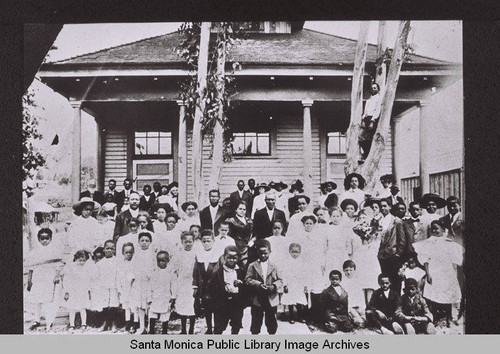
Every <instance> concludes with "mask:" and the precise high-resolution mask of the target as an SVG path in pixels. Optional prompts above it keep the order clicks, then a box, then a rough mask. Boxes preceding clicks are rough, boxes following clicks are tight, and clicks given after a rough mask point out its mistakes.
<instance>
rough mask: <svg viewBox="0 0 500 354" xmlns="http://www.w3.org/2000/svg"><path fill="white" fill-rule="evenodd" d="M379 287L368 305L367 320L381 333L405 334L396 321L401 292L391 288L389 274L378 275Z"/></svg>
mask: <svg viewBox="0 0 500 354" xmlns="http://www.w3.org/2000/svg"><path fill="white" fill-rule="evenodd" d="M378 284H379V286H380V288H379V289H377V290H375V291H374V292H373V295H372V297H371V299H370V302H369V303H368V306H367V307H366V320H367V322H368V323H369V324H371V325H373V326H374V327H375V328H376V329H377V332H379V333H380V334H394V333H398V334H403V328H401V326H400V325H399V324H398V323H397V322H395V321H394V314H395V312H396V307H397V305H398V301H399V293H398V292H397V291H396V290H393V289H391V281H390V280H389V276H388V275H387V274H384V273H381V274H380V275H379V276H378Z"/></svg>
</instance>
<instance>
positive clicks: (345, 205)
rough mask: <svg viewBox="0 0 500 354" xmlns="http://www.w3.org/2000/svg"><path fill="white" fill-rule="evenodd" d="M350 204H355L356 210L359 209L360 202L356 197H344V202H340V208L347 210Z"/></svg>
mask: <svg viewBox="0 0 500 354" xmlns="http://www.w3.org/2000/svg"><path fill="white" fill-rule="evenodd" d="M348 205H353V206H354V211H358V203H357V202H356V201H355V200H354V199H350V198H348V199H344V200H343V201H342V203H340V209H342V211H344V212H345V208H346V207H347V206H348Z"/></svg>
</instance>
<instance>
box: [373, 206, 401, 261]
mask: <svg viewBox="0 0 500 354" xmlns="http://www.w3.org/2000/svg"><path fill="white" fill-rule="evenodd" d="M392 218H393V220H392V222H391V224H390V225H389V227H388V228H387V230H385V231H383V232H382V235H381V239H380V248H379V250H378V256H377V257H378V258H381V259H387V258H392V257H401V256H402V255H403V251H404V250H405V247H406V244H405V240H406V239H405V230H404V228H403V221H402V220H401V219H400V218H398V217H396V216H392Z"/></svg>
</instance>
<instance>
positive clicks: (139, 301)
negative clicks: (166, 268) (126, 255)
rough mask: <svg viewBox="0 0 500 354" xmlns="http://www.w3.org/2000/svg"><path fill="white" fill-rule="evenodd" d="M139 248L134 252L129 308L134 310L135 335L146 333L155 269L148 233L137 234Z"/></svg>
mask: <svg viewBox="0 0 500 354" xmlns="http://www.w3.org/2000/svg"><path fill="white" fill-rule="evenodd" d="M138 240H139V247H138V248H137V249H136V250H135V253H134V257H133V263H134V265H135V272H136V273H135V280H134V284H133V286H132V291H131V307H132V308H133V309H135V314H136V315H135V316H134V322H135V327H139V329H138V330H137V333H139V334H142V333H144V332H145V331H146V318H145V315H146V311H147V309H148V299H149V298H150V290H151V289H150V280H151V276H152V274H153V271H154V269H155V267H156V265H155V263H156V252H155V251H154V249H153V248H152V247H150V246H151V241H152V240H153V238H152V237H151V234H150V233H149V232H141V233H140V234H139V238H138Z"/></svg>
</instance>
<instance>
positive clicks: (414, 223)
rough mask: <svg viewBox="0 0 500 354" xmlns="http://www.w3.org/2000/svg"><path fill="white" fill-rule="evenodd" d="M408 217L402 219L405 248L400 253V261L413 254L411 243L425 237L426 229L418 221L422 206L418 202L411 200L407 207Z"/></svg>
mask: <svg viewBox="0 0 500 354" xmlns="http://www.w3.org/2000/svg"><path fill="white" fill-rule="evenodd" d="M408 211H409V212H410V217H409V218H406V219H404V220H403V228H404V230H405V248H404V251H403V254H402V255H401V258H402V261H403V262H404V261H407V260H408V258H409V257H411V256H414V255H415V249H414V248H413V243H415V242H418V241H423V240H425V239H426V238H427V229H426V228H425V227H424V225H423V224H422V222H421V221H420V217H421V216H422V208H421V207H420V204H419V203H418V202H415V201H413V202H411V203H410V207H409V209H408Z"/></svg>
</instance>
